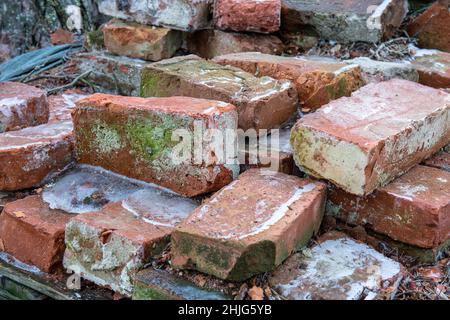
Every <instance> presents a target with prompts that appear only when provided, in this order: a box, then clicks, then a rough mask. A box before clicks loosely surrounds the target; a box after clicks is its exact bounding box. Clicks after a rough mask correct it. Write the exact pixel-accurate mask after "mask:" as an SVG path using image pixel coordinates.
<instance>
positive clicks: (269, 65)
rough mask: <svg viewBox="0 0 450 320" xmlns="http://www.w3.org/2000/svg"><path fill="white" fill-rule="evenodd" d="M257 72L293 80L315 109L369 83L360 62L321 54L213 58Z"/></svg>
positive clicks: (245, 54)
mask: <svg viewBox="0 0 450 320" xmlns="http://www.w3.org/2000/svg"><path fill="white" fill-rule="evenodd" d="M213 61H214V62H216V63H219V64H221V65H230V66H234V67H237V68H240V69H242V70H244V71H247V72H249V73H251V74H254V75H257V76H269V77H272V78H275V79H278V80H289V81H291V82H292V83H293V84H294V86H295V88H296V89H297V92H298V98H299V101H300V103H301V106H302V108H305V109H310V110H315V109H317V108H319V107H321V106H322V105H324V104H326V103H328V102H330V101H331V100H334V99H337V98H340V97H343V96H350V95H351V94H352V92H353V91H355V90H357V89H359V88H360V87H362V86H363V85H364V84H365V83H364V81H363V79H362V74H361V70H360V68H359V67H358V66H357V65H347V64H345V63H342V62H339V61H336V60H333V59H330V58H318V57H295V58H293V57H280V56H275V55H269V54H262V53H259V52H242V53H236V54H227V55H223V56H219V57H216V58H214V59H213Z"/></svg>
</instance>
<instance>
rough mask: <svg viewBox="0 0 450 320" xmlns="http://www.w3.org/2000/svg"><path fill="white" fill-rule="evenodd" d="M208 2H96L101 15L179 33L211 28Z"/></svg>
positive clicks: (127, 0)
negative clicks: (178, 31) (173, 30)
mask: <svg viewBox="0 0 450 320" xmlns="http://www.w3.org/2000/svg"><path fill="white" fill-rule="evenodd" d="M212 2H213V1H212V0H196V1H186V0H152V1H144V2H143V1H142V0H121V1H116V0H100V1H99V3H98V8H99V11H100V13H103V14H104V15H107V16H111V17H115V18H119V19H124V20H129V21H134V22H138V23H142V24H147V25H153V26H160V27H166V28H170V29H176V30H182V31H194V30H199V29H205V28H209V27H210V26H211V17H210V10H211V5H212Z"/></svg>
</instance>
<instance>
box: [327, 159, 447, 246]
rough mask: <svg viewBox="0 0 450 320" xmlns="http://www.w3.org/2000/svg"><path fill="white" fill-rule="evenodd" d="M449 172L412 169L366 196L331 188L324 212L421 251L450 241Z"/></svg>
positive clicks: (431, 169)
mask: <svg viewBox="0 0 450 320" xmlns="http://www.w3.org/2000/svg"><path fill="white" fill-rule="evenodd" d="M449 190H450V173H449V172H446V171H444V170H439V169H436V168H431V167H426V166H416V167H415V168H414V169H412V170H411V171H409V172H408V173H406V174H405V175H403V176H401V177H400V178H397V179H396V180H394V181H393V182H392V183H390V184H388V185H387V186H385V187H383V188H380V189H379V190H377V191H375V192H374V193H373V194H371V195H369V196H367V197H358V196H354V195H351V194H348V193H346V192H345V191H342V190H341V189H338V188H334V187H331V188H330V190H329V194H328V205H327V212H328V214H332V215H333V216H336V217H337V218H339V219H341V220H343V221H345V222H347V223H349V224H351V225H362V226H364V227H366V228H369V229H372V230H374V231H376V232H377V233H381V234H383V235H387V236H388V237H389V238H391V239H394V240H397V241H401V242H403V243H406V244H410V245H414V246H417V247H421V248H435V247H438V246H439V245H441V244H443V243H444V242H445V241H446V240H448V239H450V193H449Z"/></svg>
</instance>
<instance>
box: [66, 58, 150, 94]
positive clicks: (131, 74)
mask: <svg viewBox="0 0 450 320" xmlns="http://www.w3.org/2000/svg"><path fill="white" fill-rule="evenodd" d="M72 62H73V64H74V65H75V67H76V69H77V71H78V73H80V74H82V73H87V72H89V71H90V73H89V74H88V75H87V76H86V79H88V80H89V81H91V82H92V83H93V84H94V85H95V88H96V89H97V91H99V92H103V93H112V94H120V95H123V96H139V90H140V89H139V88H140V84H141V72H142V69H143V68H144V66H145V65H146V64H148V62H147V61H144V60H140V59H132V58H127V57H119V56H114V55H111V54H108V53H104V52H95V53H90V52H88V53H80V54H77V55H76V56H75V57H73V58H72Z"/></svg>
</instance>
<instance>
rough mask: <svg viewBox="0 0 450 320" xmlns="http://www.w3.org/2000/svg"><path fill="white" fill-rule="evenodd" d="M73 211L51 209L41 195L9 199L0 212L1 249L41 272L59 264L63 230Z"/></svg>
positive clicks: (54, 267) (62, 247)
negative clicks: (65, 211) (14, 199)
mask: <svg viewBox="0 0 450 320" xmlns="http://www.w3.org/2000/svg"><path fill="white" fill-rule="evenodd" d="M71 217H73V215H70V214H66V213H64V212H63V211H61V210H52V209H50V208H49V206H48V205H47V204H46V203H45V202H44V201H43V200H42V198H41V196H39V195H36V196H29V197H26V198H24V199H22V200H17V201H14V202H10V203H8V204H6V205H5V208H4V210H3V212H2V214H1V215H0V239H1V241H2V243H3V247H4V251H5V252H7V253H9V254H11V255H13V256H14V257H15V258H17V259H19V260H20V261H22V262H24V263H27V264H30V265H34V266H36V267H38V268H39V269H40V270H41V271H43V272H53V271H55V270H56V269H57V268H58V267H61V262H62V257H63V254H64V249H65V245H64V230H65V227H66V223H67V222H68V221H69V220H70V218H71Z"/></svg>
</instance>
